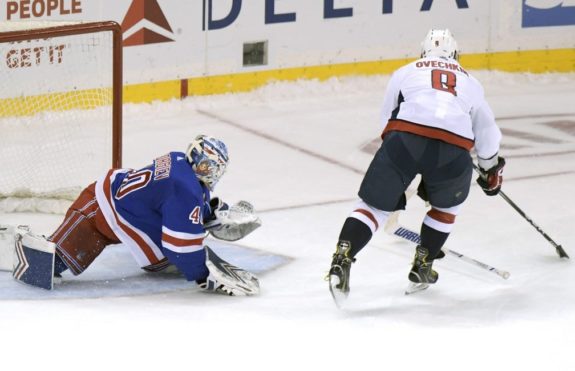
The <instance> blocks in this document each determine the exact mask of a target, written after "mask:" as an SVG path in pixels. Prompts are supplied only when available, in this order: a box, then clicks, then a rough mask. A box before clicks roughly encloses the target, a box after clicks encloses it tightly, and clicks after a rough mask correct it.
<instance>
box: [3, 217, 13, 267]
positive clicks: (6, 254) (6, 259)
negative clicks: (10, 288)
mask: <svg viewBox="0 0 575 371" xmlns="http://www.w3.org/2000/svg"><path fill="white" fill-rule="evenodd" d="M14 234H15V231H14V226H11V225H0V271H9V272H12V269H14V259H15V258H16V256H15V252H16V250H15V249H14Z"/></svg>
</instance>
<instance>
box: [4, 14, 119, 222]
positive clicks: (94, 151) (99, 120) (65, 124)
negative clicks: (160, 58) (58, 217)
mask: <svg viewBox="0 0 575 371" xmlns="http://www.w3.org/2000/svg"><path fill="white" fill-rule="evenodd" d="M0 79H1V80H2V84H0V158H1V159H2V160H1V161H0V211H3V212H13V211H40V212H57V213H62V212H65V210H66V208H67V206H68V205H69V204H70V203H71V201H73V200H74V199H75V197H76V196H77V195H78V193H79V192H80V191H81V190H82V189H83V188H84V187H85V186H87V185H88V184H90V183H91V182H93V181H94V180H95V179H97V178H99V177H100V176H101V175H102V174H103V173H104V172H105V171H106V169H108V168H110V167H115V168H118V167H121V161H122V85H123V83H122V32H121V27H120V25H119V24H117V23H116V22H112V21H107V22H86V23H70V22H67V23H63V22H0Z"/></svg>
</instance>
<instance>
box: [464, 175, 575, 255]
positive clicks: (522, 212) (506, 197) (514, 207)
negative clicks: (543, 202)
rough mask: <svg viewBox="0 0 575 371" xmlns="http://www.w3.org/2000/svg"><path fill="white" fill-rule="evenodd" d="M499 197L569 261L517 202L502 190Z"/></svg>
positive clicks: (563, 251)
mask: <svg viewBox="0 0 575 371" xmlns="http://www.w3.org/2000/svg"><path fill="white" fill-rule="evenodd" d="M473 168H474V169H475V171H477V173H479V174H481V172H480V171H479V168H478V167H477V165H475V164H473ZM499 196H501V198H503V199H504V200H505V202H507V203H508V204H509V205H510V206H511V207H512V208H513V209H514V210H515V211H517V213H518V214H519V215H521V216H522V217H523V219H525V220H526V221H527V222H528V223H529V224H531V226H532V227H533V228H535V230H536V231H537V232H539V233H540V234H541V235H542V236H543V237H544V238H545V239H546V240H547V241H548V242H549V243H551V245H553V247H555V250H556V251H557V254H558V255H559V257H560V258H567V259H569V255H567V253H566V252H565V250H564V249H563V247H561V245H559V244H557V243H556V242H555V241H554V240H553V239H552V238H551V237H549V235H548V234H547V233H545V231H543V229H541V227H539V226H538V225H537V224H535V222H534V221H533V219H531V218H530V217H529V216H527V214H526V213H525V212H524V211H523V210H521V208H520V207H519V206H517V204H516V203H515V202H513V201H512V200H511V199H510V198H509V196H507V195H506V194H505V192H503V191H501V190H500V191H499Z"/></svg>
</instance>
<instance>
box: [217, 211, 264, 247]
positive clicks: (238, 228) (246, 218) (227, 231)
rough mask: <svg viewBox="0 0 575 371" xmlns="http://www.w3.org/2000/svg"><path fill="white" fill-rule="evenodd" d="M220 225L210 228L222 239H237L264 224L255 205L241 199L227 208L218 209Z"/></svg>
mask: <svg viewBox="0 0 575 371" xmlns="http://www.w3.org/2000/svg"><path fill="white" fill-rule="evenodd" d="M215 215H216V217H217V221H218V222H219V225H218V226H215V227H212V228H210V229H209V231H210V233H211V234H212V235H213V236H214V237H216V238H219V239H220V240H224V241H237V240H239V239H241V238H244V237H245V236H247V235H248V234H250V233H252V232H253V231H254V230H256V229H257V228H259V227H260V226H261V225H262V222H261V220H260V218H259V217H258V216H257V215H256V213H255V211H254V207H253V206H252V204H250V203H249V202H247V201H239V202H238V203H236V204H235V205H233V206H231V207H230V208H229V209H227V210H216V211H215Z"/></svg>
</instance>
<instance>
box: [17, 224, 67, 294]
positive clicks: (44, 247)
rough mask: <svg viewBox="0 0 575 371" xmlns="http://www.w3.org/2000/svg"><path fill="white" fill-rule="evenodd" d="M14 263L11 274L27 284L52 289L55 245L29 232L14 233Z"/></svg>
mask: <svg viewBox="0 0 575 371" xmlns="http://www.w3.org/2000/svg"><path fill="white" fill-rule="evenodd" d="M15 246H16V248H15V250H16V265H15V266H14V271H13V272H12V275H13V276H14V278H15V279H16V280H18V281H20V282H22V283H25V284H27V285H31V286H35V287H40V288H43V289H46V290H52V288H53V287H54V255H55V252H56V245H55V244H54V243H52V242H50V241H47V240H46V239H45V238H44V237H42V236H37V235H34V234H32V233H30V232H25V233H23V234H20V233H17V234H16V241H15Z"/></svg>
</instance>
